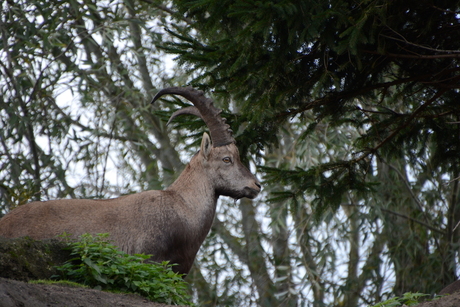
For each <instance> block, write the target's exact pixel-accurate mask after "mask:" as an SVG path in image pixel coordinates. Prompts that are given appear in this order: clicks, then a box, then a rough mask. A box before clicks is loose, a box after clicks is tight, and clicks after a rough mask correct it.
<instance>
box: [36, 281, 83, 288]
mask: <svg viewBox="0 0 460 307" xmlns="http://www.w3.org/2000/svg"><path fill="white" fill-rule="evenodd" d="M29 284H39V285H56V286H65V287H71V288H85V289H89V287H88V286H85V285H82V284H79V283H77V282H74V281H70V280H58V281H56V280H49V279H38V280H30V281H29Z"/></svg>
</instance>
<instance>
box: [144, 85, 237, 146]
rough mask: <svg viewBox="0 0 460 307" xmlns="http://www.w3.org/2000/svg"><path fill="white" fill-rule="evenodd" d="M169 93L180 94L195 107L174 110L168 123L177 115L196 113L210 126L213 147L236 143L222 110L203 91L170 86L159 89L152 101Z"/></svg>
mask: <svg viewBox="0 0 460 307" xmlns="http://www.w3.org/2000/svg"><path fill="white" fill-rule="evenodd" d="M167 94H172V95H180V96H182V97H184V98H186V99H188V100H190V102H192V103H193V105H194V107H187V108H184V109H181V110H178V111H176V112H174V113H173V114H172V115H171V118H170V119H169V121H168V123H169V122H171V120H172V119H173V118H175V117H176V116H179V115H182V114H192V115H196V116H199V117H201V119H203V121H204V122H205V123H206V126H208V129H209V132H210V134H211V139H212V143H213V147H219V146H223V145H228V144H231V143H235V139H234V138H233V136H232V132H233V131H232V130H231V129H230V126H229V125H228V124H226V119H225V118H222V117H221V116H220V113H221V112H222V110H220V109H217V108H216V107H215V106H214V102H213V101H212V100H211V99H209V98H206V97H205V96H204V94H203V92H202V91H198V90H196V89H194V88H193V87H168V88H165V89H162V90H161V91H159V92H158V93H157V94H156V95H155V97H153V100H152V102H151V103H154V102H155V101H156V100H158V99H159V98H160V97H161V96H163V95H167Z"/></svg>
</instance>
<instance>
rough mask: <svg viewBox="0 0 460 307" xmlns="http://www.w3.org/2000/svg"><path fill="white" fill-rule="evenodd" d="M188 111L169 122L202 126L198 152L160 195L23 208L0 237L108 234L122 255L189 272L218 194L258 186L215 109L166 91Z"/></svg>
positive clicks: (187, 92)
mask: <svg viewBox="0 0 460 307" xmlns="http://www.w3.org/2000/svg"><path fill="white" fill-rule="evenodd" d="M165 94H176V95H181V96H183V97H185V98H187V99H188V100H190V101H191V102H192V103H193V104H194V106H193V107H189V108H185V109H183V110H180V111H177V112H175V113H174V114H173V116H171V118H174V117H175V116H178V115H181V114H194V115H198V116H200V117H201V118H202V119H203V120H204V121H205V123H206V125H207V126H208V128H209V130H210V134H211V137H209V136H208V134H207V133H204V135H203V139H202V142H201V147H200V151H199V152H198V153H197V154H195V156H193V158H192V159H191V161H190V163H189V164H188V165H187V166H186V168H185V170H184V171H183V172H182V173H181V174H180V176H179V177H178V178H177V180H176V181H175V182H174V183H173V184H172V185H171V186H170V187H169V188H167V189H166V190H164V191H145V192H141V193H138V194H132V195H127V196H122V197H118V198H114V199H107V200H89V199H62V200H51V201H45V202H32V203H29V204H26V205H22V206H20V207H18V208H16V209H15V210H13V211H11V212H10V213H8V214H7V215H6V216H4V217H3V218H2V219H1V220H0V235H1V236H4V237H9V238H14V237H21V236H30V237H32V238H34V239H47V238H55V237H56V236H57V235H60V234H62V233H64V232H66V233H69V234H71V235H72V236H73V237H77V236H78V235H81V234H83V233H91V234H97V233H110V238H111V240H112V241H113V242H114V244H115V245H117V246H118V247H119V248H120V249H121V250H123V251H125V252H127V253H131V254H134V253H145V254H151V255H153V256H152V258H151V261H155V262H161V261H165V260H168V261H170V262H171V263H177V264H178V265H177V266H174V270H175V271H177V272H180V273H185V274H186V273H188V272H189V270H190V268H191V266H192V264H193V261H194V259H195V256H196V253H197V252H198V249H199V248H200V246H201V244H202V243H203V241H204V239H205V237H206V235H207V234H208V232H209V229H210V228H211V225H212V222H213V219H214V215H215V211H216V204H217V199H218V198H219V196H221V195H224V196H230V197H232V198H235V199H239V198H242V197H247V198H251V199H252V198H254V197H256V196H257V195H258V193H259V192H260V183H259V182H258V181H257V179H256V177H255V176H254V175H253V174H251V172H250V171H249V170H248V169H247V168H246V167H245V166H244V165H243V164H242V163H241V161H240V157H239V153H238V148H237V147H236V145H235V140H234V139H233V137H232V131H231V130H230V127H229V126H228V125H227V124H226V123H225V119H223V118H221V116H220V112H221V111H220V110H218V109H217V108H215V107H214V105H213V103H212V101H211V100H210V99H207V98H206V97H204V95H203V93H202V92H200V91H197V90H194V89H193V88H177V87H173V88H167V89H164V90H162V91H160V92H159V93H158V94H157V95H156V96H155V98H154V100H153V101H152V103H153V102H155V100H157V99H158V98H159V97H160V96H162V95H165Z"/></svg>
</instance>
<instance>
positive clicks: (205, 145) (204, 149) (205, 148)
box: [200, 132, 212, 160]
mask: <svg viewBox="0 0 460 307" xmlns="http://www.w3.org/2000/svg"><path fill="white" fill-rule="evenodd" d="M211 148H212V142H211V138H210V137H209V135H208V134H207V133H206V132H205V133H203V139H202V140H201V148H200V151H201V153H202V154H203V157H204V158H205V159H206V160H208V158H209V154H210V153H211Z"/></svg>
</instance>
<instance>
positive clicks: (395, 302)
mask: <svg viewBox="0 0 460 307" xmlns="http://www.w3.org/2000/svg"><path fill="white" fill-rule="evenodd" d="M424 296H428V294H423V293H411V292H408V293H404V294H403V296H402V297H393V298H390V299H389V300H386V301H384V302H380V303H378V304H376V305H374V306H372V307H393V306H402V305H404V306H414V305H417V304H419V303H420V302H419V299H420V298H422V297H424Z"/></svg>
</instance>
